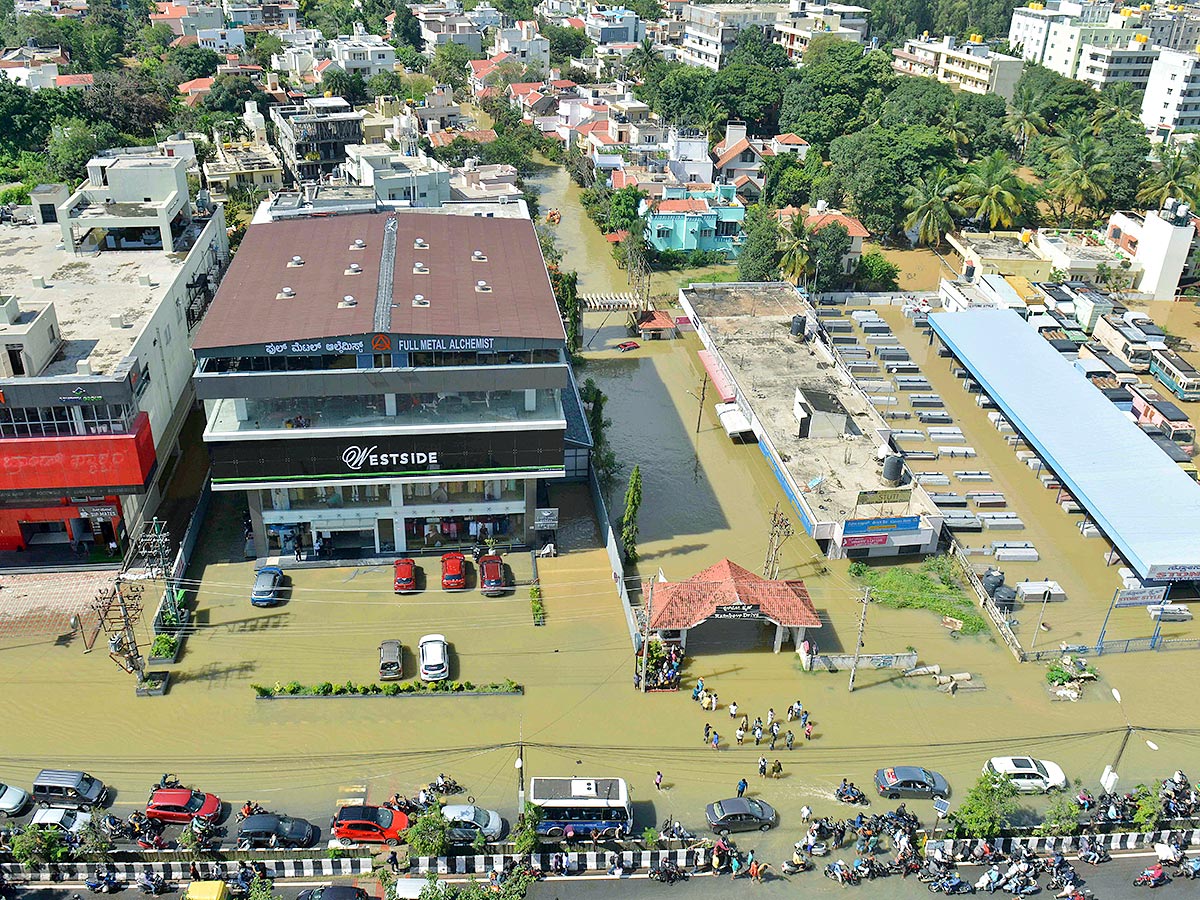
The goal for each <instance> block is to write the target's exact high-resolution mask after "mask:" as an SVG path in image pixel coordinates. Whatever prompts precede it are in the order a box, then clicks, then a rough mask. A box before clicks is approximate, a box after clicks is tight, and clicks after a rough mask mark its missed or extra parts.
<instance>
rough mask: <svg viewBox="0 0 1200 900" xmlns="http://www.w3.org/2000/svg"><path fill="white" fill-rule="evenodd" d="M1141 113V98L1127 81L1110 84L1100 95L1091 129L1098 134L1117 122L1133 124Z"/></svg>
mask: <svg viewBox="0 0 1200 900" xmlns="http://www.w3.org/2000/svg"><path fill="white" fill-rule="evenodd" d="M1141 111H1142V97H1141V95H1140V94H1139V93H1138V91H1137V88H1135V87H1134V86H1133V85H1132V84H1130V83H1129V82H1128V81H1118V82H1117V83H1116V84H1110V85H1109V86H1108V87H1106V88H1105V89H1104V90H1103V91H1101V93H1100V102H1099V103H1097V104H1096V111H1095V112H1094V113H1092V129H1093V131H1095V133H1096V134H1100V132H1102V131H1103V130H1104V129H1105V127H1106V126H1108V125H1113V124H1116V123H1117V122H1133V121H1135V120H1136V119H1137V118H1138V115H1139V114H1140V113H1141Z"/></svg>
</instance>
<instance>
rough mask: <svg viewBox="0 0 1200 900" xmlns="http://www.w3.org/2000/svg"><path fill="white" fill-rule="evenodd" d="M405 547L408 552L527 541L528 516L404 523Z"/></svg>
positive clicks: (516, 514)
mask: <svg viewBox="0 0 1200 900" xmlns="http://www.w3.org/2000/svg"><path fill="white" fill-rule="evenodd" d="M404 537H405V544H406V546H407V547H408V549H409V550H420V549H427V550H431V549H438V548H450V547H463V548H465V547H470V546H472V545H473V544H475V543H476V542H478V541H483V540H486V539H488V538H494V539H495V540H496V541H497V543H499V544H507V543H523V542H524V541H525V515H524V514H523V513H512V514H509V515H503V516H437V517H433V516H431V517H428V518H419V517H418V518H412V519H405V520H404Z"/></svg>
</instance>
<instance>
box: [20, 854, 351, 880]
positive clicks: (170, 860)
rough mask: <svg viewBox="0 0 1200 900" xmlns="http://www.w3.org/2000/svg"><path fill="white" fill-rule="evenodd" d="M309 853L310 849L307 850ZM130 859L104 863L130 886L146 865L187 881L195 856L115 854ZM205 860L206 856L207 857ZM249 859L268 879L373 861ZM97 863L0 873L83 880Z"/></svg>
mask: <svg viewBox="0 0 1200 900" xmlns="http://www.w3.org/2000/svg"><path fill="white" fill-rule="evenodd" d="M310 852H311V851H310ZM114 855H119V856H122V857H125V856H128V857H134V858H133V859H129V860H125V859H121V860H117V861H109V862H107V863H104V865H106V866H108V867H109V868H110V871H112V872H113V874H115V875H116V877H117V880H118V881H122V882H125V883H127V884H129V885H132V884H133V883H134V882H135V881H136V880H137V877H138V876H139V875H140V874H141V873H142V872H144V871H145V870H146V869H147V868H149V869H151V870H152V871H154V872H157V873H158V874H160V875H162V877H163V878H164V879H166V880H167V881H173V882H187V881H189V880H190V876H189V869H188V867H189V866H190V865H191V864H192V862H193V861H194V860H195V859H196V854H195V853H184V852H172V851H168V852H143V853H138V854H133V853H121V854H114ZM221 858H222V860H223V862H222V863H218V864H219V865H224V867H225V869H226V870H227V871H231V872H236V870H237V860H235V859H234V858H233V855H232V854H229V855H224V854H223V855H222V857H221ZM206 859H207V858H206ZM238 859H247V860H250V861H252V862H255V863H258V862H261V863H263V865H264V866H266V869H267V875H268V877H270V878H337V877H343V876H362V875H369V874H370V873H371V871H372V867H373V861H372V859H371V857H369V856H361V857H353V858H343V859H322V858H317V857H312V856H304V855H303V854H300V855H299V856H298V857H297V858H285V859H279V858H273V857H269V856H265V855H262V854H258V855H255V856H249V855H247V856H239V857H238ZM96 865H97V864H96V862H94V861H93V862H71V863H52V864H51V863H47V864H45V865H39V866H33V867H30V866H23V865H21V864H19V863H11V862H0V872H3V873H4V877H5V878H6V879H7V880H8V881H9V882H10V883H22V882H24V883H38V882H47V883H49V882H54V883H60V882H68V883H73V882H82V881H83V880H84V879H85V878H90V877H91V876H92V873H93V872H95V870H96ZM211 865H212V863H210V862H208V861H204V862H201V864H200V867H201V870H202V871H203V872H205V873H207V872H208V871H209V868H210V867H211Z"/></svg>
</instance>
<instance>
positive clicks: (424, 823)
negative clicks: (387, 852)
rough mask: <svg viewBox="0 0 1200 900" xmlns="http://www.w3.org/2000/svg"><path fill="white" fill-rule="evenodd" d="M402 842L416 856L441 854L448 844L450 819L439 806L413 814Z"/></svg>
mask: <svg viewBox="0 0 1200 900" xmlns="http://www.w3.org/2000/svg"><path fill="white" fill-rule="evenodd" d="M404 843H406V844H408V849H409V851H410V852H412V853H414V854H416V855H417V856H442V855H444V854H445V852H446V848H447V847H449V846H450V820H449V819H447V818H446V817H445V816H444V815H442V808H441V807H440V806H435V807H431V808H430V809H427V810H425V811H424V812H421V813H419V814H418V815H416V816H414V817H413V818H412V819H410V820H409V822H408V828H406V829H405V831H404Z"/></svg>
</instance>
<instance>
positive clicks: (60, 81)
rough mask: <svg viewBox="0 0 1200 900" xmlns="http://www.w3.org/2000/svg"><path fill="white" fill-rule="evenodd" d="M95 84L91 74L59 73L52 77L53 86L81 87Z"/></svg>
mask: <svg viewBox="0 0 1200 900" xmlns="http://www.w3.org/2000/svg"><path fill="white" fill-rule="evenodd" d="M89 84H95V77H94V76H93V75H91V74H90V73H89V74H86V75H59V76H57V77H56V78H55V79H54V86H55V87H83V86H85V85H89Z"/></svg>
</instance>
